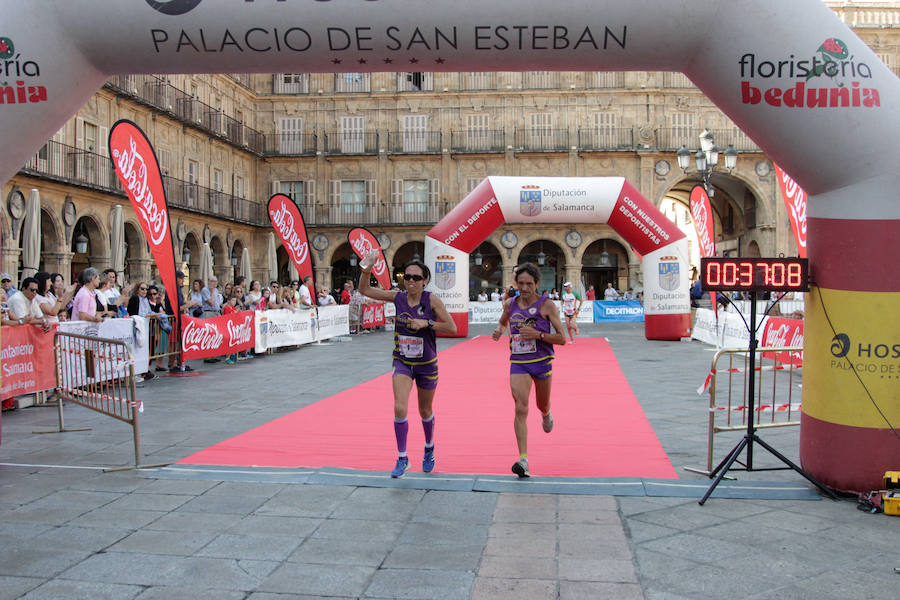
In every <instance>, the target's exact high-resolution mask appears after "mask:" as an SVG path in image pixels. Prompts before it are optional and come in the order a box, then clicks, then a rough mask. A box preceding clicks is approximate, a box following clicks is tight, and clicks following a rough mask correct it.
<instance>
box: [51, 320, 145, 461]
mask: <svg viewBox="0 0 900 600" xmlns="http://www.w3.org/2000/svg"><path fill="white" fill-rule="evenodd" d="M54 358H55V363H56V397H57V400H58V403H57V406H58V412H59V429H56V430H51V431H35V432H34V433H62V432H68V431H87V430H89V429H90V428H81V429H68V428H66V425H65V419H64V417H63V403H64V402H74V403H75V404H80V405H81V406H84V407H86V408H89V409H91V410H94V411H96V412H99V413H102V414H104V415H108V416H110V417H113V418H114V419H118V420H120V421H124V422H125V423H128V424H129V425H131V428H132V430H133V433H134V467H121V468H111V469H107V470H108V471H119V470H124V469H131V468H136V469H137V468H142V467H146V466H150V465H141V462H140V461H141V458H140V457H141V441H140V429H139V427H138V414H139V413H140V412H141V411H142V409H143V407H142V404H141V401H140V400H138V399H137V393H136V390H135V380H134V360H133V358H132V355H131V351H130V349H129V348H128V345H127V344H125V343H124V342H120V341H116V340H109V339H104V338H97V337H90V336H86V335H79V334H74V333H64V332H57V334H56V336H55V338H54ZM154 466H156V465H154Z"/></svg>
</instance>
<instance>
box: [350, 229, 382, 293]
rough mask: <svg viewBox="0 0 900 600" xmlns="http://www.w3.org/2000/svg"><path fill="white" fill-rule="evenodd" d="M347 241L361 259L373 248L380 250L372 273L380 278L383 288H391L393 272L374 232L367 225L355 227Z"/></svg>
mask: <svg viewBox="0 0 900 600" xmlns="http://www.w3.org/2000/svg"><path fill="white" fill-rule="evenodd" d="M347 241H348V242H350V247H351V248H353V252H354V253H356V256H358V257H359V258H360V259H361V258H362V257H364V256H365V255H366V254H368V253H369V252H371V251H372V250H378V260H376V261H375V264H374V265H373V266H372V275H374V276H375V279H377V280H378V285H380V286H381V287H382V289H385V290H389V289H391V274H390V271H389V270H388V267H387V261H386V260H385V259H384V250H382V249H381V244H379V243H378V239H377V238H376V237H375V236H374V235H373V234H372V232H371V231H369V230H368V229H366V228H365V227H355V228H354V229H351V230H350V233H348V234H347Z"/></svg>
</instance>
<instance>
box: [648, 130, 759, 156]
mask: <svg viewBox="0 0 900 600" xmlns="http://www.w3.org/2000/svg"><path fill="white" fill-rule="evenodd" d="M709 131H710V133H712V134H713V137H714V138H715V141H716V146H718V147H719V152H723V151H724V150H725V149H726V148H727V147H728V145H729V144H732V145H734V149H735V150H737V151H739V152H761V150H760V148H759V146H758V145H756V143H755V142H754V141H753V140H751V139H750V137H749V136H748V135H747V134H746V133H744V132H743V131H741V130H740V129H737V128H733V129H710V130H709ZM697 135H698V134H697V132H696V131H693V130H691V131H689V132H685V131H684V129H683V128H680V127H679V128H672V127H666V128H663V129H660V130H659V131H657V132H656V138H657V139H656V146H657V148H659V149H660V150H672V151H674V150H678V149H679V148H681V146H682V145H684V146H687V148H688V149H689V150H690V149H694V150H696V149H697V148H698V147H699V145H700V142H699V140H698V138H697Z"/></svg>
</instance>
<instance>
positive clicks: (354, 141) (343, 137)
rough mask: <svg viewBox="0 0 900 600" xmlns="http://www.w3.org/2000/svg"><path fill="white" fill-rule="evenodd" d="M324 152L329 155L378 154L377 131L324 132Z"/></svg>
mask: <svg viewBox="0 0 900 600" xmlns="http://www.w3.org/2000/svg"><path fill="white" fill-rule="evenodd" d="M325 154H327V155H330V156H340V155H354V154H378V133H377V132H374V131H338V132H333V133H326V134H325Z"/></svg>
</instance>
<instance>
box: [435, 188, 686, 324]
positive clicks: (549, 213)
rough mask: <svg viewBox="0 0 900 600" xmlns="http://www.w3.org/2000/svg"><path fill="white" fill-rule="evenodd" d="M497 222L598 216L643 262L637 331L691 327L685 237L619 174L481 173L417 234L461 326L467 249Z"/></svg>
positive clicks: (562, 220)
mask: <svg viewBox="0 0 900 600" xmlns="http://www.w3.org/2000/svg"><path fill="white" fill-rule="evenodd" d="M505 223H606V224H608V225H610V226H611V227H612V228H613V229H614V230H615V231H616V232H617V233H619V234H620V235H621V236H622V237H623V238H625V240H626V241H627V242H628V243H629V244H631V246H632V247H633V248H634V249H635V251H636V252H638V254H640V255H641V256H642V258H643V262H644V267H643V268H644V315H645V317H644V318H645V321H644V333H645V335H646V337H647V339H651V340H677V339H680V338H682V337H686V336H689V335H690V333H691V319H690V317H691V310H690V300H689V296H688V288H689V286H690V280H689V276H688V253H687V238H686V237H685V236H684V234H683V233H682V232H681V231H680V230H679V229H678V228H677V227H675V225H674V224H673V223H672V222H671V221H669V220H668V219H667V218H666V217H665V215H663V214H662V213H661V212H660V211H659V210H657V209H656V207H655V206H653V204H652V203H651V202H649V201H648V200H647V199H646V198H644V197H643V196H642V195H641V194H640V192H638V191H637V189H635V188H634V186H632V185H631V184H630V183H628V182H627V181H626V180H625V179H624V178H622V177H488V178H486V179H485V180H484V181H482V182H481V183H480V184H479V185H478V186H477V187H476V188H475V189H474V190H472V192H471V193H469V195H467V196H466V197H465V198H464V199H463V200H462V201H461V202H460V203H459V204H458V205H457V206H456V207H455V208H454V209H453V210H452V211H450V212H449V213H448V214H447V216H445V217H444V218H443V219H441V220H440V222H438V224H437V225H435V226H434V227H433V228H432V229H431V231H429V232H428V236H427V237H426V238H425V263H426V264H427V265H429V268H431V272H432V278H431V288H432V291H434V292H435V293H437V294H438V296H440V298H441V299H442V300H443V301H444V304H445V305H446V306H447V311H448V312H449V313H450V315H451V316H452V317H453V320H454V321H455V322H456V328H457V336H460V337H464V336H467V335H468V332H469V321H468V314H469V313H468V311H469V253H471V252H472V251H473V250H474V249H475V248H477V247H478V245H479V244H481V242H483V241H484V240H485V239H487V237H488V236H489V235H490V234H491V233H493V232H494V231H495V230H496V229H497V228H498V227H500V226H501V225H503V224H505Z"/></svg>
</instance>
